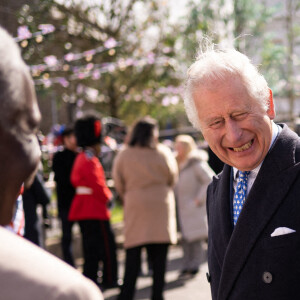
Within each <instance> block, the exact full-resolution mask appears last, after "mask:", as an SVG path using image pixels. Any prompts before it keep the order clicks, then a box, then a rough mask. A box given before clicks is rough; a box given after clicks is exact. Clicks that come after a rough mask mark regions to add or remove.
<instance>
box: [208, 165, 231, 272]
mask: <svg viewBox="0 0 300 300" xmlns="http://www.w3.org/2000/svg"><path fill="white" fill-rule="evenodd" d="M230 172H231V167H230V166H228V165H225V166H224V170H223V172H222V174H221V175H220V177H219V178H218V179H214V180H217V181H218V182H216V189H215V191H214V196H213V197H212V199H213V201H214V202H213V206H212V207H211V212H212V213H211V215H212V218H213V219H212V220H211V222H210V223H211V224H213V226H212V236H217V237H218V238H217V239H214V244H213V247H214V249H215V252H216V255H217V259H218V262H219V265H220V268H222V265H223V260H224V256H225V251H226V249H227V246H228V244H229V241H230V238H231V234H232V224H231V214H230V201H229V197H230Z"/></svg>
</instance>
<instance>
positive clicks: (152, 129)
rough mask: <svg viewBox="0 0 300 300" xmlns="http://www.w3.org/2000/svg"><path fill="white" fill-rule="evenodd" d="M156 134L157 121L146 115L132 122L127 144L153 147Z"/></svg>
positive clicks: (155, 141) (157, 133)
mask: <svg viewBox="0 0 300 300" xmlns="http://www.w3.org/2000/svg"><path fill="white" fill-rule="evenodd" d="M158 135H159V132H158V123H157V121H156V120H155V119H153V118H151V117H149V116H146V117H143V118H141V119H138V120H137V121H136V122H135V123H134V125H133V127H132V130H131V132H130V136H129V142H128V145H129V146H131V147H146V148H155V147H156V145H157V142H158Z"/></svg>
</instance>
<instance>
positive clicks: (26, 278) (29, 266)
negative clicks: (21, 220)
mask: <svg viewBox="0 0 300 300" xmlns="http://www.w3.org/2000/svg"><path fill="white" fill-rule="evenodd" d="M0 240H1V247H0V299H1V300H19V299H22V300H34V299H47V300H102V299H103V297H102V294H101V292H100V289H99V288H98V287H97V286H96V285H95V284H94V283H93V282H92V281H91V280H89V279H87V278H85V277H84V276H83V275H81V274H80V273H79V272H78V271H77V270H75V269H74V268H72V267H71V266H69V265H67V264H66V263H64V262H63V261H62V260H60V259H58V258H56V257H55V256H53V255H51V254H49V253H47V252H46V251H44V250H42V249H41V248H39V247H37V246H36V245H34V244H33V243H31V242H29V241H27V240H25V239H24V238H21V237H19V236H17V235H15V234H13V233H11V232H9V231H8V230H7V229H4V228H3V227H0Z"/></svg>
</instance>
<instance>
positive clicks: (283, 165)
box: [215, 127, 300, 300]
mask: <svg viewBox="0 0 300 300" xmlns="http://www.w3.org/2000/svg"><path fill="white" fill-rule="evenodd" d="M296 138H297V136H296V135H294V133H292V132H291V131H290V130H288V129H287V128H286V127H285V128H284V129H283V131H282V132H281V134H280V136H279V137H278V140H277V141H276V143H275V144H274V147H273V149H272V150H271V151H270V152H269V154H268V155H267V157H266V158H265V160H264V162H263V165H262V167H261V169H260V171H259V173H258V175H257V178H256V180H255V182H254V184H253V187H252V189H251V191H250V193H249V195H248V197H247V199H246V202H245V204H244V207H243V209H242V212H241V214H240V216H239V220H238V222H237V225H236V226H235V229H234V230H233V233H232V236H231V239H230V241H229V244H228V248H227V251H226V254H225V257H224V263H223V268H222V275H221V280H220V286H219V295H218V299H219V300H224V299H227V297H228V296H229V294H230V291H231V289H232V288H233V285H234V282H235V281H236V279H237V277H238V275H239V273H240V272H241V270H242V268H243V266H244V265H245V263H246V260H247V257H248V256H249V254H250V252H251V250H252V248H253V247H254V246H255V243H256V241H257V239H258V238H259V236H260V234H261V233H262V231H263V229H264V227H265V226H266V225H267V223H268V222H269V220H270V219H271V217H272V215H273V214H274V213H275V212H276V210H277V209H278V207H279V205H280V204H281V203H282V201H283V200H284V198H285V195H286V194H287V193H288V191H289V189H290V187H291V185H292V183H293V181H294V180H295V179H296V176H297V175H298V173H299V171H300V164H298V165H296V166H295V167H294V165H295V158H294V153H295V147H296ZM225 225H226V226H227V224H225ZM215 234H216V233H215Z"/></svg>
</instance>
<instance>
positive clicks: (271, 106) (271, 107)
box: [267, 89, 276, 120]
mask: <svg viewBox="0 0 300 300" xmlns="http://www.w3.org/2000/svg"><path fill="white" fill-rule="evenodd" d="M267 114H268V116H269V118H270V119H271V120H273V119H274V118H275V116H276V113H275V106H274V101H273V92H272V90H271V89H269V108H268V110H267Z"/></svg>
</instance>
